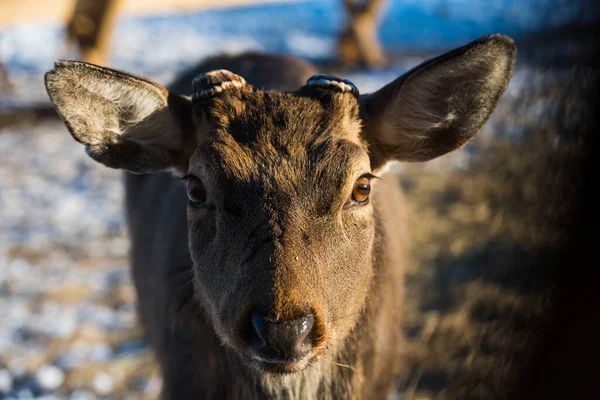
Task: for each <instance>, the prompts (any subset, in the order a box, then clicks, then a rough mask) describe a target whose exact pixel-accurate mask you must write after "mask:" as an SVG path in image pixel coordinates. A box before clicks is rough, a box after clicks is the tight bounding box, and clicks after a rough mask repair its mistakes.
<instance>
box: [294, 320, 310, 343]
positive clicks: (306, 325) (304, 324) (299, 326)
mask: <svg viewBox="0 0 600 400" xmlns="http://www.w3.org/2000/svg"><path fill="white" fill-rule="evenodd" d="M314 324H315V318H314V317H313V316H312V315H311V316H308V317H305V318H302V319H299V320H296V321H294V322H293V325H294V326H295V327H296V328H295V330H296V332H295V334H296V336H297V338H296V340H297V341H298V343H300V342H302V341H303V340H304V339H305V338H306V337H307V336H308V334H309V333H310V332H311V331H312V328H313V326H314Z"/></svg>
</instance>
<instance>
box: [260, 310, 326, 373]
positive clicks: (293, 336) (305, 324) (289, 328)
mask: <svg viewBox="0 0 600 400" xmlns="http://www.w3.org/2000/svg"><path fill="white" fill-rule="evenodd" d="M251 320H252V327H253V328H254V332H252V339H251V345H252V348H253V349H254V351H256V353H257V354H258V355H259V356H261V357H263V358H264V359H265V360H266V361H271V362H281V363H289V362H297V361H300V360H301V359H302V358H303V357H304V356H305V355H306V354H308V352H309V351H310V350H311V348H312V345H313V343H312V340H311V338H310V333H311V332H312V329H313V326H314V323H315V319H314V317H313V316H312V315H306V316H304V317H302V318H298V319H295V320H292V321H275V320H273V319H270V318H267V317H265V316H263V315H259V314H252V317H251Z"/></svg>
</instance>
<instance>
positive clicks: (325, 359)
mask: <svg viewBox="0 0 600 400" xmlns="http://www.w3.org/2000/svg"><path fill="white" fill-rule="evenodd" d="M321 358H322V359H323V360H324V361H327V362H330V363H331V364H333V365H337V366H338V367H342V368H348V369H349V370H350V371H352V372H353V373H354V375H355V376H356V378H357V379H358V381H359V382H360V383H363V381H364V379H365V377H364V376H363V374H361V373H360V372H358V371H357V370H356V368H354V367H353V366H352V365H348V364H342V363H339V362H336V361H333V360H329V359H327V358H323V357H321Z"/></svg>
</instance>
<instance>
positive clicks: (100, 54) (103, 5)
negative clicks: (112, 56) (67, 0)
mask: <svg viewBox="0 0 600 400" xmlns="http://www.w3.org/2000/svg"><path fill="white" fill-rule="evenodd" d="M121 3H122V0H77V4H76V5H75V10H74V11H73V14H72V16H71V18H70V20H69V22H68V25H67V35H68V41H69V42H70V43H75V44H76V45H77V47H78V49H79V52H80V54H81V59H82V60H83V61H86V62H90V63H93V64H99V65H103V64H105V63H106V59H107V54H108V51H109V50H110V37H111V34H112V30H113V27H114V23H115V19H116V16H117V11H118V9H119V6H120V5H121Z"/></svg>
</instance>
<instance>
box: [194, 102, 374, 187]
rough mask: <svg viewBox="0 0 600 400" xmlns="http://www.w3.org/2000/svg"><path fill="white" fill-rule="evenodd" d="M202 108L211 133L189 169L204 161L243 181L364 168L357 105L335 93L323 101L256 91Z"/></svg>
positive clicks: (198, 150)
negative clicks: (273, 176) (205, 108)
mask: <svg viewBox="0 0 600 400" xmlns="http://www.w3.org/2000/svg"><path fill="white" fill-rule="evenodd" d="M338 96H339V98H338ZM206 113H207V116H208V120H209V122H210V124H209V125H210V127H211V128H210V132H209V133H205V134H204V140H203V141H202V142H201V143H200V145H199V147H198V149H197V151H196V153H195V154H194V156H193V157H192V159H191V160H190V169H193V168H194V167H195V166H199V165H202V164H204V165H205V166H206V167H209V168H210V169H212V170H215V169H216V170H221V171H223V174H224V176H226V177H227V176H229V177H231V178H234V179H238V180H243V181H248V180H253V178H256V177H262V178H264V177H265V175H274V174H275V173H277V174H278V175H282V174H284V173H285V174H288V175H289V176H290V178H291V177H292V176H302V175H306V174H313V175H314V173H315V172H316V171H317V170H319V169H320V168H335V170H337V169H340V168H343V169H346V170H347V169H351V170H352V169H356V168H359V169H360V168H363V169H364V168H368V156H367V148H366V144H365V142H364V141H363V140H362V139H361V136H360V131H361V124H360V119H359V117H358V104H357V102H356V101H355V100H353V99H348V96H343V95H338V94H334V95H333V96H332V97H331V98H329V99H328V100H327V101H325V102H324V101H321V100H319V99H315V98H310V97H303V96H298V95H296V94H292V93H281V92H261V91H256V92H254V93H245V94H242V95H240V96H235V97H232V96H229V97H227V96H226V97H224V98H220V99H215V100H214V102H213V104H212V105H211V106H210V107H208V109H207V111H206ZM365 165H366V167H365Z"/></svg>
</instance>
